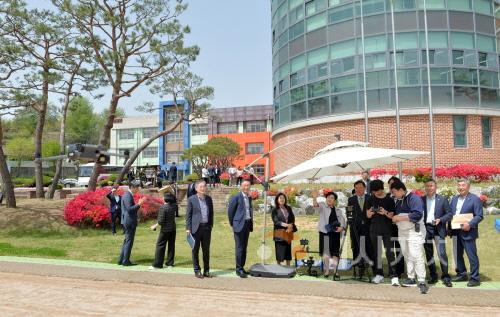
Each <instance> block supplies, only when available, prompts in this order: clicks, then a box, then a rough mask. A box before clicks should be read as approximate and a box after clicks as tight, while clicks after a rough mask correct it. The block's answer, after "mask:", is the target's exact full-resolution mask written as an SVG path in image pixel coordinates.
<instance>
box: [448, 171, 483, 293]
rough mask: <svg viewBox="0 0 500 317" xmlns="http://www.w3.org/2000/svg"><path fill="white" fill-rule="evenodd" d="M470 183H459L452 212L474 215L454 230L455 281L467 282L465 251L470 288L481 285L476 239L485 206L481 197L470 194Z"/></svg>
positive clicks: (462, 181)
mask: <svg viewBox="0 0 500 317" xmlns="http://www.w3.org/2000/svg"><path fill="white" fill-rule="evenodd" d="M469 190H470V182H469V181H468V180H466V179H461V180H459V181H458V186H457V191H458V195H457V196H454V197H453V198H452V199H451V203H450V205H451V212H452V213H453V214H454V215H460V214H472V220H470V221H469V222H466V223H464V224H462V225H461V226H460V229H457V230H453V232H452V234H453V236H454V238H453V242H454V246H455V263H456V271H457V276H456V277H455V278H454V281H456V282H461V281H467V269H466V268H465V261H464V250H465V253H467V257H468V258H469V264H470V271H471V274H470V279H469V282H468V283H467V286H468V287H475V286H479V285H481V283H480V280H479V257H478V256H477V248H476V239H477V238H478V237H479V234H478V227H479V223H480V222H481V221H482V220H483V204H482V203H481V200H480V199H479V197H477V196H476V195H474V194H471V193H470V192H469Z"/></svg>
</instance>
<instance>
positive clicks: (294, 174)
mask: <svg viewBox="0 0 500 317" xmlns="http://www.w3.org/2000/svg"><path fill="white" fill-rule="evenodd" d="M425 154H429V152H418V151H408V150H397V149H384V148H374V147H369V146H368V143H364V142H354V141H339V142H335V143H332V144H330V145H328V146H326V147H324V148H323V149H321V150H319V151H318V152H316V154H315V156H314V157H313V158H311V159H310V160H307V161H305V162H303V163H301V164H299V165H297V166H295V167H292V168H291V169H289V170H287V171H285V172H283V173H281V174H279V175H276V176H275V177H273V178H272V180H273V181H275V182H282V183H286V182H290V181H294V180H301V179H316V178H320V177H323V176H334V175H338V174H346V173H359V172H362V171H364V170H367V169H370V168H374V167H377V166H383V165H387V164H393V163H398V162H405V161H409V160H412V159H414V158H416V157H418V156H420V155H425Z"/></svg>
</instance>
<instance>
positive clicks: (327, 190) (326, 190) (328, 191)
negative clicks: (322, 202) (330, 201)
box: [322, 187, 333, 196]
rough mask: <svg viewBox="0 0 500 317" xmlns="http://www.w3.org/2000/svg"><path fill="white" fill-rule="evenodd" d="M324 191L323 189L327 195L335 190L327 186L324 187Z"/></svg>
mask: <svg viewBox="0 0 500 317" xmlns="http://www.w3.org/2000/svg"><path fill="white" fill-rule="evenodd" d="M322 191H323V196H325V195H326V194H328V193H331V192H333V190H332V189H331V188H327V187H325V188H323V189H322Z"/></svg>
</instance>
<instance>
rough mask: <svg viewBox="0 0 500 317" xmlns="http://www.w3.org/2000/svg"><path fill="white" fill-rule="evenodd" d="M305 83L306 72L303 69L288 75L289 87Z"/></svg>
mask: <svg viewBox="0 0 500 317" xmlns="http://www.w3.org/2000/svg"><path fill="white" fill-rule="evenodd" d="M305 81H306V72H305V70H303V69H302V70H299V71H298V72H296V73H293V74H291V75H290V87H295V86H299V85H303V84H304V83H305Z"/></svg>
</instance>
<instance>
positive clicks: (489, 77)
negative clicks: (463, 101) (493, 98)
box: [479, 70, 498, 88]
mask: <svg viewBox="0 0 500 317" xmlns="http://www.w3.org/2000/svg"><path fill="white" fill-rule="evenodd" d="M479 85H481V87H491V88H498V73H496V72H489V71H486V70H480V71H479Z"/></svg>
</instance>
